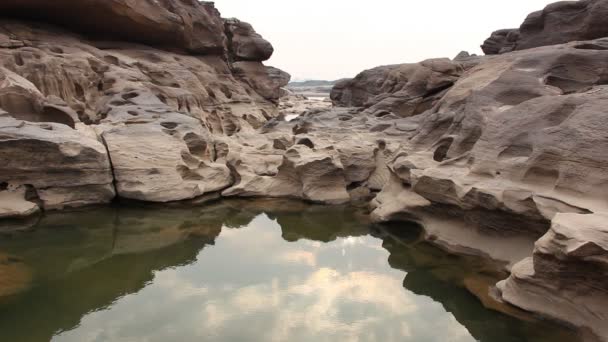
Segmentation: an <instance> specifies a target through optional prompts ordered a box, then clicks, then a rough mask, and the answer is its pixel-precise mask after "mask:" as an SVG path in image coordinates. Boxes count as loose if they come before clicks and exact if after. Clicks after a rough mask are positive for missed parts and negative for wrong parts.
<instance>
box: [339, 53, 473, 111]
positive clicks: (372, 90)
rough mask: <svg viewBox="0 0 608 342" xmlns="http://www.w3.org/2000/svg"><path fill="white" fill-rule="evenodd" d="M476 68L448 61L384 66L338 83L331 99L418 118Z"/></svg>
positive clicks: (341, 103) (369, 109)
mask: <svg viewBox="0 0 608 342" xmlns="http://www.w3.org/2000/svg"><path fill="white" fill-rule="evenodd" d="M473 65H474V63H460V62H458V61H450V60H449V59H447V58H445V59H430V60H426V61H423V62H421V63H415V64H400V65H388V66H381V67H377V68H373V69H370V70H366V71H363V72H362V73H360V74H359V75H357V77H355V78H354V79H347V80H342V81H340V82H338V83H336V85H335V86H334V88H333V90H332V92H331V100H332V101H333V103H334V104H336V105H339V106H347V107H363V108H365V109H366V111H367V112H368V113H370V114H371V115H383V113H388V112H390V113H394V114H395V115H397V116H400V117H408V116H413V115H418V114H421V113H423V112H424V111H426V110H428V109H430V108H432V107H433V106H434V105H435V103H436V101H437V100H439V99H440V98H441V97H442V96H443V95H444V94H445V92H446V91H447V90H448V89H449V88H450V87H452V86H453V85H454V83H455V82H456V80H457V79H458V78H459V77H460V76H461V75H462V73H463V72H464V71H466V70H467V69H468V68H470V67H472V66H473Z"/></svg>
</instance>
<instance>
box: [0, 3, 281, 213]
mask: <svg viewBox="0 0 608 342" xmlns="http://www.w3.org/2000/svg"><path fill="white" fill-rule="evenodd" d="M0 10H2V15H3V16H4V19H0V109H1V111H0V160H1V161H2V163H0V164H1V165H0V185H1V186H0V198H2V199H6V200H2V201H1V202H2V204H0V207H1V209H0V216H19V215H27V214H31V213H33V212H35V211H36V210H37V209H38V208H41V209H45V210H49V209H61V208H65V207H77V206H82V205H90V204H99V203H107V202H109V201H111V200H113V199H114V197H115V196H119V197H122V198H128V199H136V200H145V201H154V202H167V201H177V200H184V199H191V198H195V197H198V196H202V195H204V194H207V193H210V192H217V191H220V190H222V189H225V188H227V187H229V186H230V185H232V184H233V178H234V176H233V175H232V173H231V171H230V169H229V168H228V166H227V165H226V160H225V159H226V157H227V155H228V152H229V150H228V145H227V144H226V143H225V142H223V141H222V139H224V138H229V137H231V136H233V135H235V134H237V133H239V132H254V131H255V130H256V129H257V128H260V127H262V126H263V125H264V124H265V123H266V122H268V120H270V119H272V118H274V117H276V116H277V115H278V109H277V103H278V97H279V95H280V88H281V87H283V86H285V85H286V84H287V83H288V82H289V75H288V74H286V73H284V72H283V71H281V70H278V69H276V68H271V67H266V66H264V65H263V64H262V63H261V62H262V61H263V60H266V59H268V58H269V57H270V55H271V54H272V46H271V45H270V43H268V42H267V41H265V40H264V39H263V38H262V37H261V36H260V35H258V34H257V33H255V31H254V30H253V28H252V27H251V26H250V25H249V24H247V23H243V22H239V21H236V20H224V19H222V18H221V17H220V14H219V12H218V11H217V10H216V9H215V8H214V7H213V5H212V4H211V3H199V2H197V1H186V0H183V1H176V0H164V1H146V0H138V1H119V0H113V1H105V0H104V1H80V2H75V1H34V0H27V1H5V2H3V3H2V4H0ZM59 13H61V15H58V14H59ZM92 14H94V15H92ZM25 19H27V20H25ZM52 24H60V25H61V26H62V27H63V28H65V29H67V30H65V29H63V28H60V27H57V26H54V25H52ZM228 37H230V39H228ZM140 43H145V44H148V45H141V44H140ZM237 61H238V62H237Z"/></svg>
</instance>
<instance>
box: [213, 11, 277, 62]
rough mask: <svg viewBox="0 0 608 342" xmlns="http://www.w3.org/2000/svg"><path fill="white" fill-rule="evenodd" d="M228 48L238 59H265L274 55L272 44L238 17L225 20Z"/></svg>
mask: <svg viewBox="0 0 608 342" xmlns="http://www.w3.org/2000/svg"><path fill="white" fill-rule="evenodd" d="M224 24H225V25H226V34H227V36H228V44H229V45H228V49H229V50H230V51H231V54H232V55H233V56H234V58H235V59H236V60H243V61H265V60H267V59H269V58H270V56H272V53H273V52H274V48H273V47H272V45H271V44H270V43H269V42H268V41H267V40H265V39H264V38H262V36H260V35H259V34H257V33H256V32H255V30H254V29H253V27H252V26H251V25H250V24H248V23H245V22H242V21H240V20H238V19H234V18H232V19H226V20H224Z"/></svg>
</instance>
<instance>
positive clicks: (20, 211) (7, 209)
mask: <svg viewBox="0 0 608 342" xmlns="http://www.w3.org/2000/svg"><path fill="white" fill-rule="evenodd" d="M26 193H27V189H26V188H25V187H22V186H19V187H10V188H9V184H8V183H7V184H6V186H5V189H3V190H2V191H0V219H1V218H15V217H27V216H30V215H32V214H34V213H36V212H37V211H39V210H40V208H39V207H38V205H37V204H36V203H33V202H30V201H28V200H27V198H26Z"/></svg>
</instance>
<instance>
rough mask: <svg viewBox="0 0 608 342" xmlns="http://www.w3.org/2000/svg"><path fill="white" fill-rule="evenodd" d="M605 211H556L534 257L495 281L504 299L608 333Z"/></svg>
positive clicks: (607, 242) (519, 305) (607, 238)
mask: <svg viewBox="0 0 608 342" xmlns="http://www.w3.org/2000/svg"><path fill="white" fill-rule="evenodd" d="M607 274H608V215H606V214H594V215H580V214H558V215H557V216H556V217H555V219H554V220H553V225H552V227H551V230H549V232H548V233H547V234H546V235H545V236H544V237H543V238H541V239H540V240H538V242H537V243H536V248H535V250H534V256H533V257H532V258H528V259H525V260H524V261H522V262H520V263H519V264H517V265H516V266H515V268H514V269H513V272H512V274H511V277H509V279H507V280H506V281H505V282H502V283H501V284H499V288H500V289H501V292H502V298H503V299H504V300H505V301H507V302H509V303H512V304H514V305H516V306H518V307H521V308H523V309H525V310H528V311H533V312H538V313H542V314H543V315H546V316H549V317H552V318H554V319H557V320H560V321H564V322H568V323H571V324H574V325H576V326H578V327H584V328H587V329H590V330H591V331H592V332H593V333H595V334H596V335H598V336H600V337H602V338H603V339H605V338H606V336H608V326H607V325H606V321H608V311H606V305H608V282H607V281H606V275H607Z"/></svg>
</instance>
